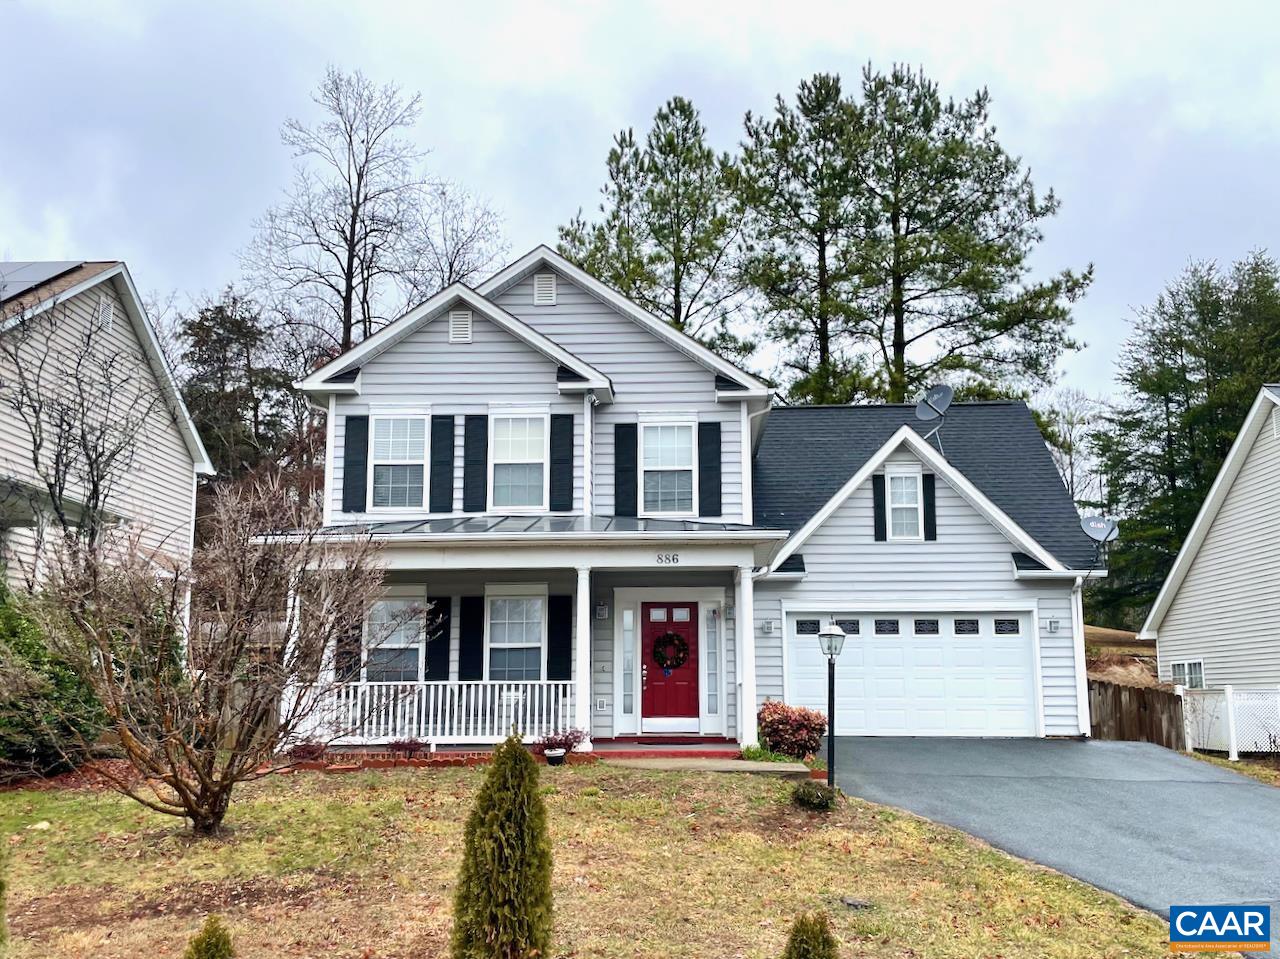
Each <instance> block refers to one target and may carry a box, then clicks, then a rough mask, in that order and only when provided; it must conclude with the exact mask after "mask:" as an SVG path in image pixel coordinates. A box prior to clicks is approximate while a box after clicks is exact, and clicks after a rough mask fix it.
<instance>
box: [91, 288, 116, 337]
mask: <svg viewBox="0 0 1280 959" xmlns="http://www.w3.org/2000/svg"><path fill="white" fill-rule="evenodd" d="M114 319H115V304H113V303H112V302H111V298H110V297H108V296H106V295H105V294H104V295H99V297H98V309H97V311H96V312H95V314H94V324H95V326H96V327H97V329H98V331H99V332H100V333H110V332H111V323H112V321H113V320H114Z"/></svg>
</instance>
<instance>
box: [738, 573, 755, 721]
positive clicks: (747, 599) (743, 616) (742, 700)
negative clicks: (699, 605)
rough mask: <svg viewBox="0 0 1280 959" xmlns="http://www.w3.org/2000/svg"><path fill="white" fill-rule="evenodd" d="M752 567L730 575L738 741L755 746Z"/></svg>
mask: <svg viewBox="0 0 1280 959" xmlns="http://www.w3.org/2000/svg"><path fill="white" fill-rule="evenodd" d="M752 572H753V570H752V567H750V566H739V567H738V572H737V574H736V575H735V576H734V580H733V586H734V593H735V596H734V606H735V607H736V609H737V612H736V613H735V615H734V620H733V627H734V630H733V636H734V642H735V643H736V644H737V647H738V742H740V743H741V744H742V745H744V746H755V745H757V743H758V742H759V736H758V733H757V730H756V611H755V580H754V579H752Z"/></svg>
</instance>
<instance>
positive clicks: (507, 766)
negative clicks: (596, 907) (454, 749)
mask: <svg viewBox="0 0 1280 959" xmlns="http://www.w3.org/2000/svg"><path fill="white" fill-rule="evenodd" d="M550 941H551V842H550V840H549V838H548V837H547V811H546V807H545V806H544V805H543V802H542V795H541V793H539V791H538V767H537V765H536V764H535V763H534V761H533V757H532V756H530V755H529V752H528V750H526V749H525V748H524V745H523V743H521V741H520V737H519V736H516V735H513V736H510V737H508V738H507V740H506V742H504V743H503V744H502V745H501V746H499V747H498V748H497V749H496V750H495V751H494V754H493V763H492V765H491V766H490V767H489V771H488V773H487V774H486V776H485V780H484V784H483V785H482V786H481V787H480V791H479V793H477V795H476V800H475V805H474V806H473V807H472V809H471V815H470V816H469V817H467V825H466V835H465V840H464V847H463V853H462V869H461V871H460V873H459V876H458V890H457V894H456V895H455V897H454V904H453V948H452V955H453V959H532V957H535V956H545V955H546V954H547V948H548V946H549V944H550Z"/></svg>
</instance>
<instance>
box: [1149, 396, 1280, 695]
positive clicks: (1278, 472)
mask: <svg viewBox="0 0 1280 959" xmlns="http://www.w3.org/2000/svg"><path fill="white" fill-rule="evenodd" d="M1278 585H1280V442H1278V441H1277V440H1276V438H1275V434H1274V432H1273V426H1272V418H1271V416H1267V417H1266V419H1265V422H1263V423H1262V426H1261V429H1260V430H1259V432H1258V435H1257V437H1255V439H1254V441H1253V445H1252V447H1251V448H1250V449H1249V452H1248V455H1247V456H1246V457H1245V460H1244V464H1243V465H1242V466H1241V468H1240V472H1239V473H1238V474H1236V478H1235V481H1234V482H1233V483H1232V484H1231V488H1230V489H1229V490H1228V492H1227V495H1226V497H1225V498H1224V499H1223V501H1222V505H1221V507H1219V509H1218V513H1217V515H1216V516H1215V517H1214V518H1213V521H1212V522H1211V523H1210V524H1209V531H1208V533H1207V534H1206V536H1205V538H1204V541H1203V542H1202V543H1201V544H1200V549H1199V550H1197V552H1196V554H1195V556H1194V557H1193V559H1192V561H1191V566H1190V568H1189V569H1188V571H1187V575H1186V577H1185V578H1184V579H1183V581H1182V584H1181V586H1180V587H1179V588H1178V591H1177V592H1176V593H1175V594H1174V597H1173V602H1172V603H1171V604H1170V606H1169V610H1168V612H1167V613H1165V617H1164V621H1163V622H1162V623H1161V624H1160V627H1159V629H1158V630H1157V641H1156V642H1157V647H1158V649H1159V660H1160V678H1161V679H1162V680H1164V681H1166V682H1169V681H1172V675H1171V672H1170V664H1171V663H1174V662H1178V661H1180V660H1189V659H1199V660H1203V661H1204V681H1205V685H1206V686H1225V685H1227V684H1231V685H1237V686H1261V685H1266V686H1271V685H1275V684H1280V589H1278V588H1277V587H1278Z"/></svg>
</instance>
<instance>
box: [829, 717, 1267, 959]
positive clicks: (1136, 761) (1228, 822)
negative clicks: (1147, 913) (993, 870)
mask: <svg viewBox="0 0 1280 959" xmlns="http://www.w3.org/2000/svg"><path fill="white" fill-rule="evenodd" d="M836 779H837V782H838V784H839V785H840V788H841V789H843V790H844V791H845V792H846V793H849V794H851V795H854V796H861V797H862V798H864V799H869V800H872V801H873V802H878V803H885V804H888V805H890V806H899V807H901V808H903V809H908V810H910V811H911V812H914V813H916V814H918V815H921V816H924V817H926V818H928V819H932V820H934V821H936V822H941V823H946V824H948V825H950V826H955V827H957V828H959V829H963V830H964V831H965V832H968V833H972V834H973V835H975V836H978V837H980V838H982V839H985V840H986V841H987V842H989V843H991V844H992V845H993V846H998V847H999V848H1001V849H1004V850H1007V851H1008V852H1011V853H1013V854H1014V855H1016V856H1021V857H1023V858H1024V859H1031V860H1034V861H1035V862H1039V863H1043V864H1044V865H1046V866H1051V867H1053V868H1054V869H1058V870H1060V871H1062V872H1065V873H1068V874H1069V875H1072V876H1075V877H1077V878H1079V879H1083V880H1084V881H1085V882H1088V883H1091V884H1093V885H1095V886H1098V887H1100V888H1102V889H1107V890H1110V891H1111V892H1114V893H1116V894H1117V895H1120V896H1123V897H1124V898H1125V899H1128V900H1129V901H1131V902H1134V903H1137V904H1138V905H1140V906H1144V907H1145V908H1147V909H1150V910H1152V911H1153V912H1157V913H1159V914H1160V915H1162V916H1168V914H1169V907H1170V906H1171V905H1192V904H1211V903H1264V902H1265V903H1270V904H1271V935H1272V954H1274V953H1275V951H1276V950H1277V949H1280V941H1278V940H1280V930H1277V924H1278V922H1280V910H1278V909H1277V906H1280V788H1276V787H1274V786H1266V785H1263V784H1262V783H1259V782H1257V781H1256V780H1253V779H1249V778H1247V777H1245V776H1241V775H1239V774H1237V773H1233V772H1230V771H1228V770H1224V769H1219V768H1218V767H1216V766H1212V765H1210V764H1208V763H1204V762H1200V761H1198V760H1195V759H1191V758H1189V757H1187V756H1183V755H1181V754H1179V753H1175V752H1171V751H1170V750H1167V749H1162V748H1161V747H1159V746H1151V745H1148V744H1146V743H1113V742H1092V741H1087V742H1080V741H1058V740H1035V739H1021V740H1019V739H881V738H874V739H867V738H857V737H844V736H842V737H839V738H837V740H836Z"/></svg>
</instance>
